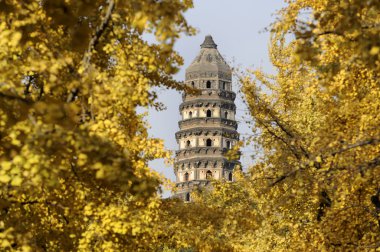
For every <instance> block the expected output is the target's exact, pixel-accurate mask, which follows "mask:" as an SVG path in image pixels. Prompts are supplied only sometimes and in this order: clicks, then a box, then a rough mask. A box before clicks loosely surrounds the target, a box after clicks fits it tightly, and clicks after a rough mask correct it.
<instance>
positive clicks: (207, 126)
mask: <svg viewBox="0 0 380 252" xmlns="http://www.w3.org/2000/svg"><path fill="white" fill-rule="evenodd" d="M185 84H186V85H189V86H190V87H193V88H196V89H199V94H197V95H190V94H186V93H184V94H183V95H182V101H183V102H182V103H181V104H180V106H179V111H180V114H181V120H180V121H179V123H178V124H179V128H180V130H179V131H178V132H177V133H176V134H175V137H176V140H177V143H178V145H179V150H178V151H176V158H175V164H174V172H175V175H176V186H177V190H176V197H180V198H182V199H183V200H184V201H191V196H190V192H191V191H192V190H194V189H198V188H203V187H207V185H209V184H210V180H224V181H233V169H234V168H235V166H236V165H238V164H239V161H238V160H234V161H229V160H227V159H226V157H225V156H224V154H225V153H226V152H227V151H228V150H229V149H231V148H232V147H233V146H234V145H235V144H236V143H237V141H238V140H239V134H238V132H237V122H236V120H235V114H236V106H235V103H234V101H235V98H236V94H235V93H234V92H233V91H232V71H231V68H230V67H229V66H228V64H227V63H226V61H225V60H224V59H223V57H222V55H221V54H220V53H219V51H218V49H217V45H216V44H215V42H214V40H213V38H212V37H211V36H210V35H209V36H206V38H205V40H204V42H203V43H202V44H201V50H200V52H199V54H198V56H197V57H196V58H195V60H194V61H193V62H192V63H191V65H190V66H189V67H188V68H187V69H186V79H185Z"/></svg>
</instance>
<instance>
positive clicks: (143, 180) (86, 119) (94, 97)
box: [0, 0, 194, 251]
mask: <svg viewBox="0 0 380 252" xmlns="http://www.w3.org/2000/svg"><path fill="white" fill-rule="evenodd" d="M190 7H192V2H191V1H190V0H173V1H151V0H132V1H118V0H108V1H105V0H104V1H103V0H94V1H77V0H76V1H71V0H54V1H50V0H48V1H18V0H6V1H1V3H0V48H1V50H0V117H1V122H0V165H1V169H0V248H1V249H0V250H2V251H3V250H16V251H46V250H47V251H77V250H82V251H88V250H96V251H110V250H117V251H129V250H132V249H133V250H140V251H147V250H153V249H152V248H153V247H154V246H158V245H157V240H158V237H159V234H160V232H161V231H160V229H159V225H158V224H157V223H158V211H159V207H160V199H159V196H158V195H157V190H158V189H159V185H160V183H161V182H160V178H159V176H158V175H157V174H156V173H155V172H153V171H151V170H150V169H149V167H148V165H147V163H148V161H149V160H152V159H155V158H163V157H169V156H170V154H169V153H168V152H166V151H165V150H164V149H163V143H162V141H161V140H158V139H152V138H149V137H148V134H147V129H146V128H147V125H146V123H145V121H144V116H143V115H140V114H138V113H137V112H136V108H137V107H140V106H144V107H147V106H157V104H156V103H155V99H156V97H157V95H156V94H155V93H154V92H152V91H151V87H154V86H164V87H168V88H181V86H180V85H179V84H178V83H177V82H176V81H174V80H173V79H172V75H173V74H174V73H176V72H177V71H178V67H179V66H180V65H181V64H182V58H181V57H180V56H179V55H178V54H177V53H176V52H175V51H173V45H174V43H175V41H176V39H177V38H178V37H179V35H180V34H181V33H184V34H192V33H193V32H194V31H193V28H191V27H190V26H189V25H188V24H187V22H186V20H185V19H184V16H183V13H184V12H185V11H186V10H187V9H188V8H190ZM146 32H148V33H153V34H154V35H155V37H156V41H157V43H155V44H150V43H147V42H146V41H145V40H144V39H143V38H142V36H143V34H144V33H146Z"/></svg>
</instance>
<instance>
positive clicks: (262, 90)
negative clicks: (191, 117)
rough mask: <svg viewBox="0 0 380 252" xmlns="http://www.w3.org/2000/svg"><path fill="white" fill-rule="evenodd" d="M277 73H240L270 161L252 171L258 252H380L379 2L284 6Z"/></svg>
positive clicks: (305, 0)
mask: <svg viewBox="0 0 380 252" xmlns="http://www.w3.org/2000/svg"><path fill="white" fill-rule="evenodd" d="M287 2H288V5H287V7H285V8H284V9H283V10H281V11H280V12H279V15H278V17H279V19H278V21H277V22H275V23H274V24H273V26H272V27H271V44H270V56H271V61H272V63H273V65H274V66H275V69H276V73H275V74H273V75H267V74H264V73H263V72H262V71H260V70H254V71H250V73H248V74H247V75H245V76H241V82H242V88H243V92H244V94H245V97H246V101H247V104H248V106H249V109H250V112H251V115H252V117H253V119H254V122H255V123H254V127H253V128H254V129H256V131H257V133H258V134H256V135H258V137H256V138H255V139H254V140H255V141H256V142H257V143H258V144H260V145H261V146H262V148H263V150H264V158H263V160H262V161H260V162H258V164H257V165H255V166H254V167H252V168H251V169H250V176H251V180H252V181H254V183H253V185H252V186H251V187H250V188H251V189H250V190H254V191H256V197H257V198H256V202H257V205H258V211H259V212H260V213H261V214H262V216H261V217H262V219H263V221H262V223H261V226H260V228H259V229H257V231H256V233H255V238H253V241H254V242H255V243H256V245H255V247H256V249H257V250H259V251H273V250H275V251H291V250H295V251H335V250H337V251H353V250H359V251H372V250H373V251H375V250H376V249H379V247H380V216H379V213H380V176H379V175H380V128H379V125H380V117H379V115H380V103H379V98H380V83H379V77H378V74H379V70H380V68H379V67H380V58H379V56H380V54H379V52H380V47H379V34H380V25H379V24H380V5H379V2H378V1H360V0H353V1H348V0H341V1H332V0H331V1H330V0H326V1H311V0H294V1H287Z"/></svg>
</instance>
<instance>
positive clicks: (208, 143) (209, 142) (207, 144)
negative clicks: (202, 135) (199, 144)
mask: <svg viewBox="0 0 380 252" xmlns="http://www.w3.org/2000/svg"><path fill="white" fill-rule="evenodd" d="M206 146H212V140H211V139H210V138H209V139H207V140H206Z"/></svg>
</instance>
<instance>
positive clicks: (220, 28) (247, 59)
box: [147, 0, 284, 197]
mask: <svg viewBox="0 0 380 252" xmlns="http://www.w3.org/2000/svg"><path fill="white" fill-rule="evenodd" d="M283 6H284V3H283V0H194V8H193V9H191V10H189V11H188V12H187V13H186V14H185V17H186V19H187V21H188V23H189V24H190V25H192V26H193V27H195V28H196V29H197V30H198V33H197V34H196V35H195V36H191V37H190V36H182V37H181V38H180V39H179V40H178V41H177V44H176V46H175V49H176V51H177V52H179V54H180V55H181V56H182V57H183V58H184V62H185V63H184V65H183V66H182V68H181V70H180V72H179V73H178V74H177V75H176V76H175V79H177V80H179V81H183V80H184V79H185V69H186V68H187V67H188V66H189V65H190V63H191V62H192V61H193V60H194V58H195V57H196V56H197V55H198V52H199V51H200V44H201V43H202V42H203V40H204V38H205V36H206V35H211V36H212V37H213V39H214V41H215V43H216V44H217V45H218V50H219V52H220V53H221V54H222V55H223V57H224V59H225V60H226V61H227V62H229V63H230V66H231V67H239V68H240V69H243V70H244V69H257V68H261V69H263V70H264V71H265V72H269V73H270V72H273V68H272V66H271V64H270V61H269V57H268V45H269V35H270V34H269V32H268V31H266V30H265V28H268V27H269V25H270V24H271V23H273V22H274V21H275V18H276V16H275V13H276V11H278V10H280V9H281V8H282V7H283ZM233 90H234V91H235V92H236V93H238V85H237V83H236V82H235V83H233ZM158 94H159V95H158V96H159V99H158V101H159V102H162V103H164V104H165V106H166V108H167V109H166V110H165V111H159V112H157V111H155V110H154V109H151V110H149V116H148V117H147V120H148V122H149V124H150V125H151V128H150V130H149V134H150V136H152V137H157V138H161V139H164V141H165V147H166V148H167V149H169V150H173V151H175V150H177V149H178V145H177V142H176V140H175V132H177V131H178V130H179V127H178V121H179V120H180V114H179V105H180V103H181V102H182V98H181V94H180V93H179V92H178V91H174V90H167V89H160V90H159V91H158ZM235 104H236V106H237V115H236V118H237V121H238V132H239V133H240V135H241V136H240V139H243V137H244V136H246V135H247V134H250V133H252V130H251V129H250V128H249V126H248V125H247V124H246V123H244V122H245V121H247V120H250V117H249V116H248V115H245V113H246V110H247V108H246V106H245V105H244V103H243V102H242V98H241V97H240V95H239V94H238V95H237V99H236V100H235ZM242 152H243V155H242V157H241V160H240V161H241V162H242V165H243V169H244V170H246V169H247V168H248V167H249V165H250V164H252V163H253V158H254V157H255V156H257V155H259V153H255V151H254V150H253V149H251V148H249V147H246V148H244V149H243V150H242ZM252 157H253V158H252ZM150 167H152V168H153V169H155V170H157V171H158V172H159V173H161V174H163V175H164V176H165V177H167V178H169V179H171V180H172V181H175V175H174V171H173V167H172V166H167V165H165V164H164V161H163V160H155V161H152V162H151V163H150ZM169 195H170V192H167V191H165V192H164V194H163V197H167V196H169Z"/></svg>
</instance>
